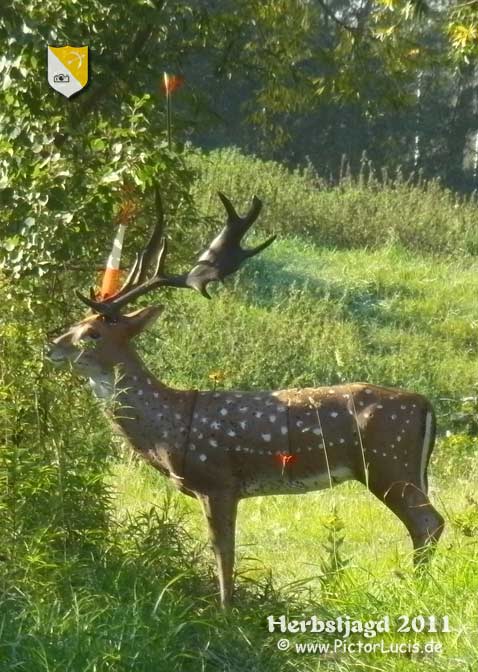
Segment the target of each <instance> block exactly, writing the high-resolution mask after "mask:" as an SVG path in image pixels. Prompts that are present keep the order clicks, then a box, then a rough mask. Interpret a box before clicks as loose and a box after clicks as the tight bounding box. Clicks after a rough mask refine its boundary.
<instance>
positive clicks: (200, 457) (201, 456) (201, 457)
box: [199, 453, 207, 462]
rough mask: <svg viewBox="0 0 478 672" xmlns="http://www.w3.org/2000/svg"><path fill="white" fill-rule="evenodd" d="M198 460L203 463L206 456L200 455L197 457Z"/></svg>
mask: <svg viewBox="0 0 478 672" xmlns="http://www.w3.org/2000/svg"><path fill="white" fill-rule="evenodd" d="M199 459H200V460H201V462H205V461H206V460H207V455H204V453H201V454H200V455H199Z"/></svg>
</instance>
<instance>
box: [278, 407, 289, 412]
mask: <svg viewBox="0 0 478 672" xmlns="http://www.w3.org/2000/svg"><path fill="white" fill-rule="evenodd" d="M286 410H287V409H286V407H285V406H278V407H277V412H278V413H285V412H286Z"/></svg>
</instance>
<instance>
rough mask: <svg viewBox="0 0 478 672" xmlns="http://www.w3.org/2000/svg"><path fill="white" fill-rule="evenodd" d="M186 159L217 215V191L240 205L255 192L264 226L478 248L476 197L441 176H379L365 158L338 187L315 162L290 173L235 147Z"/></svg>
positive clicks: (462, 250)
mask: <svg viewBox="0 0 478 672" xmlns="http://www.w3.org/2000/svg"><path fill="white" fill-rule="evenodd" d="M188 165H190V166H191V167H192V168H193V169H194V170H196V171H197V172H198V180H197V181H196V182H195V183H194V186H193V197H194V201H195V203H196V204H197V206H198V208H199V210H200V211H201V212H202V213H203V214H205V215H207V216H209V217H210V216H214V217H216V216H217V215H218V214H219V213H220V204H219V203H218V200H217V199H216V198H215V197H213V196H212V193H211V192H212V190H213V189H219V190H222V191H224V192H225V193H226V194H229V195H231V196H233V197H234V198H235V199H236V201H237V202H238V203H239V204H240V205H242V207H243V208H246V207H247V206H248V202H249V200H250V198H251V196H252V194H257V195H258V196H260V197H261V198H263V200H264V203H265V206H264V211H263V214H261V230H270V231H276V232H279V233H284V234H287V235H290V234H293V235H302V236H303V235H305V236H307V237H308V238H309V239H310V240H312V241H313V242H314V243H317V244H320V245H325V246H327V247H336V248H358V247H367V248H376V247H382V246H384V245H389V244H395V245H401V246H403V247H405V248H408V249H410V250H412V251H414V250H420V252H428V253H438V254H451V255H457V256H461V255H463V254H477V253H478V232H477V228H476V225H475V223H476V220H477V216H478V207H477V204H476V202H475V200H474V198H472V199H463V198H460V197H459V196H457V195H456V194H454V193H453V192H451V191H450V190H448V189H445V188H443V187H442V186H441V185H440V183H439V182H438V181H436V180H432V181H419V182H418V184H416V183H415V182H414V181H413V180H412V179H405V178H404V177H403V175H401V173H400V172H398V173H397V174H396V175H393V176H388V175H387V174H386V173H382V174H377V173H376V171H375V170H374V168H373V166H371V165H370V163H369V162H368V161H367V160H366V159H365V158H364V160H363V163H362V170H361V172H360V174H359V176H358V178H353V177H352V176H351V175H349V174H347V172H346V171H344V175H343V176H342V178H341V180H340V182H339V184H338V185H330V184H328V183H327V182H326V181H325V180H323V179H321V178H320V177H319V176H318V175H317V173H316V172H315V171H314V170H313V169H312V168H311V167H307V168H305V169H304V170H300V169H296V170H293V171H291V170H289V169H287V168H286V167H285V166H284V165H282V164H279V163H276V162H273V161H261V160H259V159H254V158H251V157H250V156H246V155H244V154H243V153H241V152H240V151H239V150H235V149H223V150H217V151H214V152H211V153H209V154H208V155H206V156H204V155H202V154H198V153H193V154H190V155H188Z"/></svg>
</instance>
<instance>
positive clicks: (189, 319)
mask: <svg viewBox="0 0 478 672" xmlns="http://www.w3.org/2000/svg"><path fill="white" fill-rule="evenodd" d="M235 284H236V286H235V287H231V288H228V289H227V290H225V291H224V290H223V291H221V290H220V291H219V292H217V294H216V296H215V297H214V301H213V302H211V303H206V302H203V301H201V299H199V298H196V297H194V296H193V297H190V296H185V297H183V296H182V297H180V298H178V299H177V301H178V303H177V305H175V307H174V310H172V311H171V314H174V320H173V319H172V318H171V319H168V316H167V314H166V317H165V319H164V322H163V323H160V324H159V326H158V328H157V334H156V338H155V339H148V340H147V342H146V343H145V347H146V350H147V351H148V352H149V357H150V360H151V362H152V365H153V366H154V367H155V369H156V370H158V371H159V372H160V371H163V372H164V373H163V377H164V378H166V379H167V380H168V381H169V382H170V383H171V384H173V385H178V386H185V385H187V384H189V383H193V384H194V385H196V386H198V387H210V386H211V380H210V379H209V378H208V376H209V374H211V373H212V372H221V373H222V374H223V375H224V377H225V380H224V382H223V383H222V384H223V385H224V386H225V387H239V388H244V387H251V386H253V387H256V386H257V387H258V388H260V387H274V386H275V387H280V386H284V385H291V386H296V385H309V384H311V385H319V384H328V383H335V382H341V381H346V380H368V381H372V382H376V383H379V382H386V383H387V384H392V383H395V384H397V385H401V386H405V387H410V388H412V389H416V390H420V391H421V392H425V393H427V394H428V395H430V396H431V397H432V399H433V400H434V402H435V404H436V406H437V408H438V409H439V426H440V433H441V435H440V441H439V445H438V447H437V449H436V451H435V455H434V458H433V461H432V466H431V474H432V479H431V480H432V486H431V492H432V497H433V500H434V501H435V502H436V505H437V508H439V509H440V510H441V511H442V512H443V513H444V515H445V517H446V520H447V530H446V533H445V535H444V537H443V538H442V541H441V544H440V547H439V550H438V553H437V557H436V559H435V562H434V563H433V565H432V567H431V569H430V572H429V573H427V574H426V575H425V576H424V577H422V578H416V577H414V576H413V573H412V571H411V548H410V542H409V539H408V535H407V533H406V531H405V530H404V528H403V527H402V526H401V524H400V523H399V522H398V521H397V520H396V519H395V518H394V516H393V515H392V514H390V513H389V512H388V511H387V510H386V509H385V508H384V507H383V506H382V505H381V504H380V503H379V502H377V501H376V500H374V499H373V497H372V496H371V495H370V494H369V493H367V491H366V490H365V488H363V487H361V486H360V485H358V484H353V483H350V484H345V485H343V486H341V487H340V488H336V489H334V490H332V491H328V492H321V493H317V494H309V495H306V496H296V497H294V496H291V497H269V498H255V499H250V500H246V501H244V502H242V503H241V506H240V513H239V530H238V558H239V562H238V568H237V572H238V578H237V584H238V596H237V599H236V609H237V611H235V612H234V614H233V616H232V617H231V618H230V619H229V620H228V621H226V623H227V625H226V626H223V627H226V628H227V629H228V630H229V629H230V628H232V629H233V630H235V629H236V628H237V629H238V630H240V629H243V630H244V632H243V637H244V641H243V642H242V643H240V642H238V641H237V637H234V638H232V641H231V642H230V646H229V645H228V644H224V642H222V644H221V645H220V646H221V651H222V652H221V654H219V653H218V652H217V649H216V646H217V644H218V643H217V642H215V641H214V638H213V639H212V640H211V642H210V646H211V649H210V650H209V651H208V652H204V663H203V664H204V666H205V669H224V670H236V669H237V670H238V669H241V667H244V668H247V669H257V670H275V669H277V670H279V669H297V670H315V669H320V668H321V666H323V667H324V668H326V667H328V666H329V665H330V664H332V663H331V662H330V661H329V662H327V658H325V660H324V659H323V660H322V661H320V660H319V657H318V656H314V655H302V656H301V655H298V654H293V653H290V652H289V653H279V652H274V651H273V647H274V641H275V640H276V639H278V636H271V635H269V634H268V633H267V630H266V621H265V618H266V616H267V615H268V614H269V613H274V614H277V615H280V613H290V614H291V615H294V616H296V615H298V614H305V615H306V616H307V615H310V614H312V613H318V614H322V615H323V614H328V615H329V616H331V615H332V614H335V615H339V614H348V615H350V616H352V617H356V618H359V617H360V618H373V617H378V616H380V615H385V614H389V615H390V616H391V617H392V619H393V618H395V617H396V616H398V615H400V614H409V615H412V616H413V615H418V614H424V615H428V614H432V615H433V614H434V615H436V616H442V615H445V614H446V615H448V616H449V617H450V623H451V624H452V633H450V634H444V635H441V636H438V639H439V640H440V641H441V642H442V644H443V648H444V652H443V654H442V655H440V656H435V657H420V656H413V660H409V659H408V658H407V657H406V656H398V659H397V657H394V656H393V655H392V654H390V655H389V656H386V655H383V654H380V655H376V656H375V657H373V656H367V655H364V656H352V655H350V656H347V655H345V656H338V657H337V658H336V660H334V662H333V665H334V666H335V667H334V669H339V670H349V669H362V668H363V669H370V668H369V667H368V666H369V665H372V669H380V670H382V669H383V670H388V669H400V670H407V669H410V670H411V669H412V667H414V668H415V669H416V668H417V666H418V667H419V668H420V669H439V670H455V669H456V670H459V669H460V670H462V669H470V670H471V669H472V665H473V664H474V662H473V661H475V660H476V657H477V655H478V639H477V632H476V622H477V617H478V609H477V604H476V601H475V600H474V599H473V596H474V594H475V593H476V590H477V588H478V579H477V571H476V569H477V563H478V544H477V541H476V532H477V528H476V526H477V525H478V502H477V501H476V499H475V497H476V477H477V475H478V470H477V465H476V448H477V443H476V440H475V439H472V438H470V437H468V436H467V435H466V434H460V433H459V431H458V429H459V425H460V423H462V422H463V420H462V418H463V415H460V412H461V411H463V407H464V406H466V402H465V404H464V403H463V402H462V401H461V399H462V398H463V397H467V396H470V395H472V394H473V391H474V385H475V384H476V381H477V379H478V362H477V360H476V354H475V352H476V345H475V343H474V338H473V333H474V330H476V324H475V325H474V324H473V322H472V320H471V319H470V316H472V315H473V310H474V305H475V295H476V289H477V284H478V283H477V264H476V263H472V264H470V263H469V262H467V263H463V265H462V266H460V264H457V262H456V261H453V262H451V261H450V262H444V261H442V262H440V261H437V260H435V261H431V260H425V259H423V258H419V257H417V256H414V255H412V254H411V253H408V252H405V251H403V250H400V249H397V248H389V249H382V250H380V251H375V252H366V251H360V252H357V251H354V252H350V251H348V252H333V251H323V250H322V251H321V250H320V249H317V248H315V249H314V248H313V247H312V246H310V245H305V244H304V243H303V242H301V241H300V240H288V241H282V242H280V243H277V244H276V245H275V246H274V248H273V249H272V250H271V251H270V253H269V254H268V256H267V258H266V259H264V260H261V261H258V262H257V263H256V265H255V268H254V271H253V272H252V273H251V272H250V269H249V272H247V271H245V272H244V273H243V277H242V278H241V279H240V280H238V281H237V282H236V283H235ZM198 334H200V337H199V340H200V342H198V336H197V335H198ZM272 335H273V336H272ZM271 342H273V343H274V347H273V348H272V349H271V348H270V343H271ZM158 346H159V347H158ZM191 357H192V358H193V361H194V375H192V374H193V372H192V370H191V361H192V360H191ZM172 363H173V364H172ZM191 379H192V380H191ZM465 410H466V409H465ZM465 417H466V413H465ZM447 432H448V434H449V436H448V438H447V437H446V433H447ZM457 452H458V454H457ZM112 486H113V487H114V491H115V492H116V493H117V494H116V498H115V501H116V508H117V512H118V516H119V518H120V519H121V518H124V517H125V516H127V515H132V513H134V515H138V514H139V513H140V512H143V513H147V512H148V511H149V510H150V509H151V507H152V506H155V507H156V506H157V507H158V508H159V509H160V510H161V508H162V507H164V498H165V492H167V493H168V502H169V498H170V499H171V502H172V503H173V505H174V507H175V508H176V507H177V509H178V510H179V511H180V512H181V518H183V517H184V519H185V523H184V524H185V527H186V529H187V530H188V533H189V534H191V535H193V537H194V538H198V539H200V540H202V542H204V543H205V532H204V528H203V521H202V518H201V516H200V513H199V508H198V506H197V505H196V504H195V503H194V502H192V501H189V500H188V499H187V498H183V497H182V496H181V495H177V494H175V493H173V492H170V490H169V489H168V486H167V485H166V484H165V483H164V481H163V479H162V478H161V477H159V476H156V474H154V473H153V472H151V470H149V469H148V468H146V467H144V466H143V465H141V464H138V463H137V462H136V460H132V459H128V457H126V459H125V461H124V462H122V463H120V464H118V465H116V467H115V469H114V471H113V476H112ZM171 502H170V505H171ZM470 525H471V530H470V528H469V526H470ZM474 526H475V527H474ZM204 553H206V550H205V551H204ZM206 559H207V556H206ZM251 593H252V595H251ZM244 603H245V605H246V606H245V607H243V605H244ZM250 609H252V610H253V612H254V614H255V615H254V618H252V619H251V615H250V614H249V613H248V612H249V610H250ZM244 611H245V612H246V616H245V615H244V613H243V612H244ZM236 619H237V620H236ZM218 627H220V626H219V625H218ZM431 637H432V635H430V636H429V637H428V638H431ZM239 639H240V635H239ZM307 639H309V640H311V641H312V640H313V636H309V638H307V637H306V636H304V635H302V636H300V635H295V636H292V637H291V641H292V642H295V641H307ZM425 639H426V637H425V635H423V634H422V635H408V636H406V635H396V634H395V635H390V636H388V637H387V638H386V641H403V642H405V641H417V642H423V641H424V640H425ZM221 641H222V638H221ZM222 646H226V649H225V650H223V649H222ZM238 646H239V648H240V653H239V652H238V650H237V648H238ZM256 647H257V648H256ZM264 654H266V659H264V657H263V656H264ZM216 657H217V660H216ZM372 660H373V662H372ZM467 666H468V667H467ZM198 669H199V668H198Z"/></svg>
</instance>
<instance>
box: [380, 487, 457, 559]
mask: <svg viewBox="0 0 478 672" xmlns="http://www.w3.org/2000/svg"><path fill="white" fill-rule="evenodd" d="M370 489H371V490H372V492H373V489H372V487H371V488H370ZM374 494H375V495H377V496H378V497H379V499H381V500H382V501H383V502H384V503H385V504H386V505H387V506H388V508H389V509H390V510H391V511H393V513H394V514H395V515H396V516H397V517H398V518H399V519H400V520H401V521H402V523H403V524H404V525H405V527H406V528H407V530H408V533H409V534H410V537H411V539H412V542H413V550H414V553H413V560H414V564H415V565H416V566H417V565H421V564H423V563H424V562H427V561H428V560H429V559H430V556H431V554H432V552H433V550H434V547H435V545H436V543H437V541H438V540H439V538H440V536H441V534H442V532H443V527H444V524H445V521H444V520H443V518H442V516H441V515H440V514H439V513H438V511H437V510H436V509H435V508H434V507H433V506H432V504H431V503H430V500H429V499H428V496H427V495H426V493H424V492H423V491H422V490H421V489H420V488H419V487H418V486H417V485H415V484H414V483H412V482H410V481H395V482H394V483H393V484H392V485H391V486H389V488H388V489H387V490H385V492H383V491H379V492H374Z"/></svg>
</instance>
